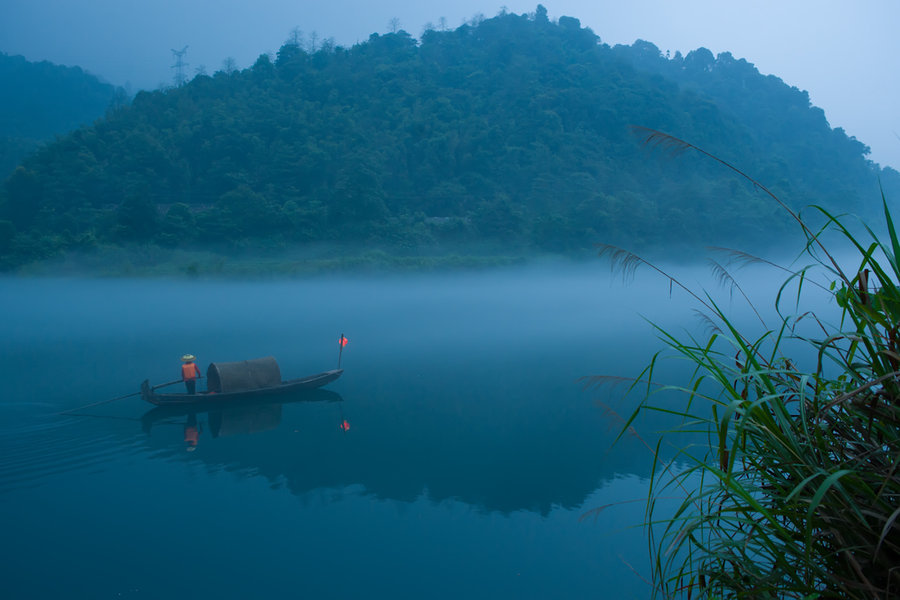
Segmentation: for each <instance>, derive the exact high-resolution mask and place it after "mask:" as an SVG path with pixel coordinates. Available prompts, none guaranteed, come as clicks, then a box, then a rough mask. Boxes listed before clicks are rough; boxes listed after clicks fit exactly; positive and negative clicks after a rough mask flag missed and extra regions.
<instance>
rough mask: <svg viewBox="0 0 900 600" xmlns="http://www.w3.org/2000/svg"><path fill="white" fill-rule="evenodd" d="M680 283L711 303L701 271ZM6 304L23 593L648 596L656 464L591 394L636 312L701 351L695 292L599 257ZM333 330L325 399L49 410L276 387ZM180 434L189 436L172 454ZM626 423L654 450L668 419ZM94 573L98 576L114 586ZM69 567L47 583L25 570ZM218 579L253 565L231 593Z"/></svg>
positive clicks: (314, 361)
mask: <svg viewBox="0 0 900 600" xmlns="http://www.w3.org/2000/svg"><path fill="white" fill-rule="evenodd" d="M678 270H679V271H680V273H681V275H683V277H682V280H684V281H685V282H697V283H698V284H699V285H704V284H711V280H710V278H709V276H708V274H707V270H706V269H705V268H702V267H694V268H681V269H678ZM741 279H742V284H743V285H744V287H745V289H746V290H748V291H752V292H753V294H754V296H758V297H761V298H763V299H764V300H766V299H771V297H772V296H771V294H772V293H773V290H774V289H776V288H777V286H776V278H774V277H772V276H771V273H769V274H766V273H763V272H760V271H758V270H753V271H747V272H746V276H745V277H741ZM708 287H709V289H710V290H715V289H716V287H715V285H709V286H708ZM716 294H717V295H718V297H719V298H720V300H721V301H722V303H723V306H728V305H729V303H731V305H732V306H733V307H734V310H735V314H736V318H737V319H739V320H742V321H745V322H748V323H749V322H750V321H749V319H750V318H752V315H751V314H750V313H749V312H747V311H745V310H743V309H742V308H740V302H739V301H738V300H737V299H736V298H735V299H734V300H730V299H729V293H728V292H725V291H722V292H716ZM0 298H2V299H3V300H2V303H3V312H4V318H3V319H2V320H0V339H3V340H4V343H3V345H2V347H0V371H2V372H0V382H2V383H0V385H2V393H0V397H2V400H0V451H2V452H3V456H4V459H3V462H2V463H0V505H2V506H3V508H4V510H5V511H6V513H7V514H16V515H18V518H17V519H16V522H15V523H12V524H11V531H10V535H11V536H12V538H14V539H20V540H24V542H23V543H21V544H18V545H17V547H16V548H15V550H12V549H11V548H10V546H9V545H7V547H6V550H4V551H3V553H2V556H0V558H2V559H3V560H4V562H5V563H6V564H7V565H8V566H9V569H8V573H9V574H10V575H9V578H8V579H9V581H8V585H9V586H10V588H11V589H13V590H25V589H33V590H36V595H35V597H60V594H63V595H65V596H67V597H72V598H82V597H83V598H92V597H106V596H109V597H115V595H116V594H124V595H126V596H127V594H131V595H132V596H133V597H141V596H142V595H143V597H162V596H166V595H168V596H170V597H171V595H172V594H175V595H176V596H177V595H179V594H181V593H182V592H184V593H188V592H190V593H197V594H200V595H201V596H206V595H210V594H214V595H216V596H217V597H224V598H240V597H249V596H248V594H249V595H254V594H259V593H268V594H274V595H279V596H283V595H285V594H288V593H295V592H298V591H302V592H306V593H310V594H312V595H314V596H316V595H319V596H321V595H329V590H331V586H332V585H333V582H334V581H335V580H336V579H339V578H340V579H341V581H342V586H343V587H342V590H343V591H344V592H346V593H345V594H339V596H343V597H360V596H361V595H363V594H366V595H369V596H373V597H406V596H410V595H412V593H411V590H419V592H418V593H419V595H426V596H429V597H448V598H449V597H460V596H464V595H471V594H473V593H475V594H478V595H483V594H485V593H494V594H501V595H506V596H508V597H533V598H539V597H550V596H551V595H554V594H556V595H559V594H561V595H562V596H564V597H582V596H585V595H587V594H588V593H590V594H594V593H596V591H597V590H598V589H601V586H602V589H604V590H607V591H609V593H611V594H618V596H617V597H646V587H645V584H644V583H643V582H642V581H641V579H640V577H638V576H636V575H635V574H634V572H633V571H632V569H631V567H629V566H627V565H632V566H634V568H636V569H638V570H639V571H641V572H643V573H646V567H647V563H646V561H647V560H648V558H647V550H646V542H645V540H644V538H643V533H642V530H641V529H640V528H639V527H637V525H638V524H639V523H640V522H641V519H642V515H643V503H642V498H643V497H644V495H645V494H646V488H647V481H646V477H647V475H648V473H649V469H650V456H649V454H648V453H647V452H646V449H645V448H644V447H643V445H642V444H641V443H640V440H638V439H635V438H632V437H626V438H623V440H622V441H621V442H620V443H619V444H618V445H617V446H615V447H611V445H612V440H613V438H614V437H615V436H616V435H617V434H618V431H619V428H620V426H621V420H619V419H617V418H616V417H615V415H614V414H611V413H609V412H608V410H607V408H610V407H611V408H612V409H614V410H615V411H618V412H619V413H622V414H626V415H627V414H628V413H629V412H630V410H632V409H633V406H634V404H633V402H634V399H624V400H623V399H621V398H620V397H619V396H620V394H621V390H615V389H599V390H597V389H595V390H585V389H583V386H582V383H581V382H579V378H581V377H583V376H585V375H592V374H611V375H622V376H633V375H636V374H637V373H638V372H639V371H640V369H641V368H642V367H643V366H644V365H646V364H647V362H648V361H649V359H650V357H651V356H652V354H653V353H654V352H656V351H658V350H660V349H661V348H662V344H661V342H660V341H659V339H658V338H657V334H656V333H655V332H654V331H653V329H652V327H651V326H650V324H649V323H648V322H647V320H648V319H649V320H652V321H654V322H657V323H659V324H660V325H662V326H664V327H667V328H671V329H672V330H673V331H686V332H695V333H700V334H702V333H703V331H704V327H705V326H704V325H703V323H702V321H700V320H698V319H697V318H696V317H695V316H694V315H693V313H692V309H693V306H692V305H691V303H690V302H689V301H688V299H687V297H686V295H685V294H684V293H682V292H679V291H678V290H677V289H676V290H673V291H672V293H671V297H670V293H669V289H668V285H667V283H666V282H665V280H663V279H662V278H660V277H658V276H656V275H653V274H652V272H649V271H646V270H645V271H639V272H638V273H637V274H636V275H635V276H634V278H633V280H631V282H630V283H628V284H627V285H626V284H623V282H622V279H621V278H620V277H618V276H612V275H611V274H610V273H609V269H608V265H606V264H605V263H603V262H602V261H596V262H594V263H590V264H587V265H577V266H573V265H562V264H560V265H551V266H542V267H523V268H517V269H504V270H495V271H482V272H477V273H456V274H446V275H416V276H399V275H398V276H379V277H374V276H372V277H335V278H316V279H305V280H296V281H253V282H250V281H227V280H207V281H204V280H200V281H196V280H87V279H12V278H9V279H3V280H0ZM341 333H344V334H345V335H346V336H347V337H348V338H349V339H350V343H349V344H348V346H347V347H346V348H345V349H344V351H343V354H342V357H341V360H342V367H344V368H345V373H344V375H343V376H342V377H341V378H340V379H339V380H337V381H336V382H334V383H332V384H330V385H329V386H327V387H326V388H324V389H323V390H320V391H319V393H317V394H315V395H307V396H302V397H297V398H289V399H285V400H282V401H279V402H277V403H268V404H264V405H248V406H236V407H230V408H229V407H225V408H223V409H222V410H204V411H201V412H199V413H198V414H196V415H194V416H193V417H192V416H191V415H189V414H188V413H187V412H179V413H173V412H171V411H170V412H166V411H161V410H160V409H159V408H151V407H150V405H149V404H146V403H144V402H143V401H142V400H140V399H139V398H137V397H132V398H125V399H122V400H120V401H117V402H113V403H109V404H105V405H101V406H97V407H94V408H93V409H88V410H85V411H82V412H80V413H77V414H75V415H68V416H60V415H57V414H56V413H57V412H58V411H59V410H61V409H71V408H76V407H79V406H83V405H85V404H88V403H91V402H97V401H100V400H104V399H109V398H113V397H116V396H120V395H124V394H128V393H131V392H134V391H136V390H137V386H138V384H139V383H140V381H141V380H143V379H145V378H147V379H149V380H150V381H151V382H152V383H162V382H167V381H171V380H174V379H176V378H177V377H178V373H179V360H178V359H179V357H180V356H181V355H182V354H183V353H185V352H191V353H193V354H195V355H196V356H197V357H198V363H199V364H200V365H201V369H203V370H205V367H206V365H207V364H208V363H209V362H212V361H216V362H222V361H232V360H243V359H248V358H255V357H259V356H267V355H272V356H275V357H276V358H277V360H278V362H279V364H280V367H281V372H282V375H283V377H284V378H291V377H299V376H302V375H306V374H311V373H315V372H319V371H322V370H326V369H330V368H334V366H335V364H336V361H337V358H338V345H337V340H338V337H339V336H340V334H341ZM680 369H683V365H681V364H679V363H677V362H674V361H673V363H672V364H671V365H666V366H665V367H663V375H664V376H669V375H671V376H673V377H679V376H680V375H681V374H680ZM179 387H180V385H179V386H174V387H173V388H172V389H178V388H179ZM597 401H599V402H601V403H602V405H601V404H597ZM84 414H88V415H91V416H83V415H84ZM191 418H196V420H197V422H198V423H199V427H200V443H199V445H198V446H197V448H196V451H193V452H185V443H184V440H183V434H184V431H185V427H186V426H187V425H186V424H187V423H188V422H189V419H191ZM343 424H346V427H344V425H343ZM636 426H637V428H638V429H639V431H640V433H641V434H642V435H643V436H645V438H646V439H648V440H652V439H653V436H654V435H655V434H654V432H655V431H657V430H658V429H660V428H662V427H664V426H665V423H664V422H662V421H659V420H654V419H648V420H644V421H639V422H638V423H637V424H636ZM607 505H609V506H610V507H609V508H606V509H604V510H603V511H601V512H599V513H597V514H589V511H591V510H592V509H595V508H599V507H603V506H607ZM586 515H587V518H585V517H586ZM185 536H187V538H185ZM12 538H11V539H12ZM185 539H189V540H190V549H189V550H190V551H188V548H185V547H184V540H185ZM88 540H89V541H88ZM123 556H128V560H124V559H123ZM98 562H102V563H104V564H107V563H108V564H110V565H111V566H110V567H109V568H108V569H107V570H106V571H104V575H103V576H102V577H100V576H97V575H96V573H95V571H93V570H92V566H93V565H95V564H96V563H98ZM150 562H152V564H153V565H154V567H155V568H154V569H152V570H149V571H148V569H147V567H146V565H147V564H149V563H150ZM626 563H627V565H626ZM59 565H64V566H63V567H61V568H62V571H63V575H62V576H61V577H60V578H59V579H55V580H43V579H41V578H40V577H39V573H41V572H43V571H44V570H46V569H47V568H49V567H51V566H52V567H54V568H56V567H57V566H59ZM222 565H226V566H228V567H229V568H236V567H237V566H240V568H241V569H245V571H243V572H244V574H243V575H242V576H240V577H223V576H222ZM160 571H162V572H165V573H166V576H165V577H160V575H159V573H160ZM297 577H299V578H300V580H299V582H298V580H297ZM35 581H37V582H38V583H35ZM35 586H36V587H35ZM298 586H299V587H298ZM136 590H137V591H136Z"/></svg>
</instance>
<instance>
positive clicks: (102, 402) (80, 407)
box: [56, 379, 184, 415]
mask: <svg viewBox="0 0 900 600" xmlns="http://www.w3.org/2000/svg"><path fill="white" fill-rule="evenodd" d="M182 381H184V379H176V380H175V381H169V382H168V383H161V384H159V385H154V386H153V387H152V388H150V389H151V390H155V389H156V388H161V387H165V386H167V385H174V384H176V383H181V382H182ZM138 395H140V392H134V393H132V394H125V395H124V396H117V397H115V398H111V399H109V400H101V401H100V402H92V403H91V404H85V405H84V406H79V407H78V408H70V409H69V410H64V411H61V412H58V413H56V414H57V415H66V414H69V413H73V412H76V411H79V410H84V409H85V408H90V407H92V406H100V405H101V404H109V403H110V402H115V401H116V400H124V399H125V398H131V397H132V396H138Z"/></svg>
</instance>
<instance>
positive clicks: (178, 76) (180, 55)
mask: <svg viewBox="0 0 900 600" xmlns="http://www.w3.org/2000/svg"><path fill="white" fill-rule="evenodd" d="M187 49H188V47H187V46H185V47H184V48H182V49H181V50H172V56H173V57H174V58H175V64H174V65H172V68H173V69H175V87H179V86H182V85H184V82H185V81H186V80H187V78H186V77H185V75H184V69H185V67H188V66H190V63H186V62H184V55H185V54H187Z"/></svg>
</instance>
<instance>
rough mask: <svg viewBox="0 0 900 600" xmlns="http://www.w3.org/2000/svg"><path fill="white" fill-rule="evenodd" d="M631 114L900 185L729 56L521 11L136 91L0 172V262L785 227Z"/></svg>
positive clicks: (761, 162) (803, 165)
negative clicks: (654, 140)
mask: <svg viewBox="0 0 900 600" xmlns="http://www.w3.org/2000/svg"><path fill="white" fill-rule="evenodd" d="M747 89H751V90H753V93H747V92H746V91H745V90H747ZM631 125H641V126H645V127H652V128H659V129H662V130H664V131H667V132H670V133H672V134H675V135H677V136H679V137H681V138H684V139H687V140H690V141H693V142H696V143H698V144H700V145H702V146H704V147H705V148H708V149H709V150H710V151H713V152H716V153H717V154H718V155H720V156H723V157H726V158H727V159H729V160H733V161H735V162H736V163H738V164H741V165H742V166H745V167H746V168H748V169H749V170H752V171H753V172H757V173H762V177H761V178H762V179H764V180H765V181H766V182H767V183H768V184H771V185H772V187H774V188H775V189H776V190H777V191H778V192H781V193H782V195H783V197H786V198H789V199H790V201H791V202H792V203H793V204H794V205H804V204H807V203H809V202H823V203H824V204H825V205H826V206H830V207H832V208H837V209H846V210H852V211H861V212H864V211H865V210H866V207H865V205H864V204H863V203H862V201H861V200H860V198H867V199H870V198H872V197H877V194H875V195H874V196H873V191H874V190H877V185H878V182H877V180H878V177H879V176H880V177H881V179H882V182H883V183H885V185H887V186H888V187H890V186H897V187H898V188H900V185H898V181H900V176H898V175H897V173H896V172H894V171H891V170H886V171H882V170H880V169H878V168H877V166H875V165H873V164H872V163H870V162H869V161H867V160H866V158H865V150H866V149H865V147H864V146H863V145H862V144H860V143H858V142H856V141H855V140H853V139H849V138H847V137H846V135H844V134H843V132H842V131H840V130H832V129H831V128H830V127H829V126H828V124H827V122H826V121H825V118H824V115H823V114H822V112H821V111H820V110H818V109H816V108H814V107H811V106H810V105H809V99H808V97H807V96H806V95H805V94H804V93H802V92H799V91H797V90H795V89H792V88H789V87H788V86H786V85H785V84H784V83H782V82H781V81H780V80H777V79H776V78H772V77H768V78H767V77H762V76H761V75H760V74H759V73H758V72H757V71H756V69H754V68H753V67H752V65H749V64H748V63H746V62H745V61H737V60H734V59H733V58H732V57H731V56H730V55H720V56H719V57H717V58H716V57H713V56H712V55H711V54H710V53H709V52H708V51H705V50H698V51H696V52H693V53H691V54H689V55H688V56H687V57H681V56H680V55H676V58H675V59H671V60H669V59H665V58H663V57H662V55H661V54H660V53H659V51H658V49H656V48H655V46H652V44H647V43H645V42H638V43H636V44H635V45H634V46H631V47H620V46H617V47H615V48H610V47H609V46H607V45H604V44H602V43H600V40H599V38H598V37H597V36H596V35H594V34H593V33H592V32H591V31H590V30H588V29H584V28H582V27H581V26H580V23H579V22H578V20H577V19H574V18H571V17H564V18H560V19H559V22H558V23H554V22H551V21H550V20H549V19H547V17H546V11H541V10H538V11H537V12H536V13H535V14H534V15H531V16H528V15H515V14H508V13H503V14H501V15H499V16H497V17H495V18H492V19H485V20H481V21H480V22H478V23H477V24H470V25H463V26H461V27H459V28H458V29H456V30H452V31H440V32H439V31H433V30H429V31H426V32H425V33H424V34H423V35H422V39H421V41H417V40H415V39H414V38H412V37H411V36H410V35H409V34H407V33H406V32H404V31H402V30H401V31H397V32H396V33H390V34H386V35H378V34H373V35H372V36H371V37H370V38H369V40H368V41H366V42H364V43H361V44H357V45H356V46H353V47H352V48H343V47H339V46H335V45H333V44H324V45H323V46H322V47H321V48H320V49H318V50H317V51H315V52H308V51H307V50H305V49H304V48H303V47H301V46H300V44H298V43H296V41H291V42H289V43H287V44H285V45H284V46H283V47H282V48H281V49H280V50H279V51H278V53H277V56H276V57H275V58H274V60H273V59H271V58H270V57H269V56H267V55H263V56H261V57H260V58H259V60H257V61H256V63H255V64H254V65H253V66H252V67H250V68H249V69H246V70H244V71H235V72H232V73H225V72H218V73H215V74H214V75H212V76H206V75H199V76H197V77H196V78H195V79H194V80H193V81H191V82H189V83H188V84H186V85H184V86H181V87H178V88H174V89H169V90H160V91H155V92H141V93H139V94H138V95H137V96H136V97H135V98H134V100H133V102H132V103H131V104H130V105H128V106H121V107H119V108H117V109H116V110H114V111H111V112H110V113H109V114H108V115H107V116H106V118H105V119H102V120H100V121H98V122H96V123H95V124H94V126H92V127H90V128H84V129H81V130H78V131H76V132H74V133H72V134H71V135H68V136H66V137H64V138H61V139H59V140H58V141H56V142H55V143H53V144H50V145H48V146H47V147H46V148H44V149H42V150H41V151H40V152H38V153H37V154H36V155H35V156H33V157H31V158H29V159H27V160H25V161H24V162H23V163H22V164H21V165H20V167H19V168H18V169H17V171H16V172H15V173H14V174H13V175H12V176H11V177H10V178H9V179H7V180H6V182H5V184H4V186H3V190H2V192H0V194H2V195H0V220H4V221H7V222H9V223H11V224H12V225H11V226H12V228H13V230H14V232H15V233H14V235H13V239H12V240H10V241H9V242H7V244H6V250H0V252H3V256H4V260H5V264H6V265H7V266H9V265H14V264H17V263H20V262H22V261H26V260H29V259H31V258H34V257H36V256H42V255H43V254H45V253H47V252H52V251H54V249H55V250H63V251H64V250H65V249H67V248H70V247H73V246H78V247H84V245H86V244H88V243H90V242H91V241H92V240H96V241H99V242H101V243H124V242H125V241H126V240H131V241H136V242H141V243H148V242H149V243H156V244H161V245H168V246H176V245H198V244H210V243H215V244H217V245H222V244H226V245H227V244H243V243H245V242H246V241H252V240H266V242H267V243H271V242H273V241H277V242H279V243H281V242H283V243H305V242H312V241H333V242H345V241H347V240H351V241H352V242H354V243H363V244H370V245H379V246H393V247H397V246H399V247H403V248H406V249H409V248H414V247H417V246H434V245H438V246H444V247H447V246H452V245H454V244H458V243H464V242H472V241H479V242H481V241H487V242H495V243H498V244H504V245H514V246H515V247H516V248H523V249H524V248H531V249H536V250H551V251H555V252H578V251H580V250H582V249H585V248H590V247H591V245H592V244H593V243H594V242H597V241H604V242H613V243H628V244H629V245H630V246H632V247H635V246H640V245H647V244H664V243H670V242H673V241H676V242H680V241H704V242H711V243H715V242H722V241H725V240H728V241H734V239H735V237H741V238H743V240H744V241H747V242H752V241H771V240H772V239H773V238H774V237H777V236H778V235H779V233H780V232H781V231H782V227H783V224H782V221H781V220H779V219H777V218H775V217H774V216H773V215H774V214H775V212H774V208H772V207H769V206H768V205H767V203H766V201H765V199H764V198H761V197H759V196H758V195H757V194H756V193H755V191H754V190H753V189H752V188H750V187H748V186H744V185H741V184H738V183H736V182H734V181H732V180H731V178H730V176H729V175H728V174H727V173H723V172H720V171H717V170H716V169H715V167H714V166H711V165H708V164H704V163H698V164H693V163H692V164H691V165H690V168H687V169H686V168H685V166H686V165H685V164H684V163H677V164H675V163H673V162H671V161H668V162H667V161H665V160H660V159H659V158H658V157H653V156H650V155H648V154H647V153H646V152H645V151H644V150H643V149H642V148H641V145H640V142H639V140H638V139H637V138H636V137H635V136H634V135H633V133H632V131H631V129H630V126H631ZM785 181H792V182H794V184H793V187H791V188H788V187H787V186H786V184H784V183H783V182H785ZM779 186H780V187H779ZM151 207H152V208H153V210H149V208H151ZM735 223H739V226H735V225H734V224H735ZM6 227H7V230H9V226H6Z"/></svg>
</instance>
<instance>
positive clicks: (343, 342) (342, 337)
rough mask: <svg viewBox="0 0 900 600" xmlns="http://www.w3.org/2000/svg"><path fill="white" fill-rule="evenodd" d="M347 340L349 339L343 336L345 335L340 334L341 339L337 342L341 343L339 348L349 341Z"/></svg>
mask: <svg viewBox="0 0 900 600" xmlns="http://www.w3.org/2000/svg"><path fill="white" fill-rule="evenodd" d="M349 341H350V340H348V339H347V338H345V337H344V336H343V335H342V336H341V341H340V342H338V343H339V344H340V345H341V348H343V347H344V346H346V345H347V342H349Z"/></svg>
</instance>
